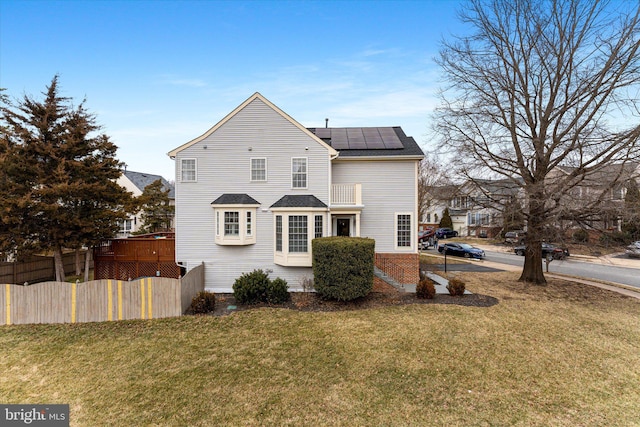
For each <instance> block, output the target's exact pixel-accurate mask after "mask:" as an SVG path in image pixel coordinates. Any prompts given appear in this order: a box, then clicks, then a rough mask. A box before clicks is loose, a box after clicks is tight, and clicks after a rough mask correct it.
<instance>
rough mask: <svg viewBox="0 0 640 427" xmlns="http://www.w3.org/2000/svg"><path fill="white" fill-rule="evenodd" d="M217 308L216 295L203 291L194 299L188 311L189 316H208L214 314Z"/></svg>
mask: <svg viewBox="0 0 640 427" xmlns="http://www.w3.org/2000/svg"><path fill="white" fill-rule="evenodd" d="M215 306H216V295H215V294H214V293H213V292H207V291H202V292H198V294H197V295H196V296H195V297H193V299H192V300H191V305H190V306H189V308H188V309H187V313H188V314H207V313H211V312H213V310H214V309H215Z"/></svg>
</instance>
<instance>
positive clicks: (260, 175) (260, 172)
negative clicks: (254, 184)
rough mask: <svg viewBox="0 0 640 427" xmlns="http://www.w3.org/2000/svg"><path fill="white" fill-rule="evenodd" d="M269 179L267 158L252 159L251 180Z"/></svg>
mask: <svg viewBox="0 0 640 427" xmlns="http://www.w3.org/2000/svg"><path fill="white" fill-rule="evenodd" d="M266 180H267V159H266V158H257V159H251V181H266Z"/></svg>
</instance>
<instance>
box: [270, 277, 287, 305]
mask: <svg viewBox="0 0 640 427" xmlns="http://www.w3.org/2000/svg"><path fill="white" fill-rule="evenodd" d="M288 289H289V285H288V284H287V281H286V280H284V279H281V278H280V277H276V278H275V279H274V280H271V281H270V282H269V284H268V285H267V289H266V292H265V300H266V301H265V302H266V303H269V304H282V303H285V302H287V301H289V300H291V295H289V290H288Z"/></svg>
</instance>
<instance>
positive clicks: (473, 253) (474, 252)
mask: <svg viewBox="0 0 640 427" xmlns="http://www.w3.org/2000/svg"><path fill="white" fill-rule="evenodd" d="M438 252H440V253H443V254H447V255H457V256H463V257H465V258H478V259H482V258H484V251H483V250H482V249H480V248H476V247H475V246H471V245H468V244H466V243H445V244H444V245H440V246H438Z"/></svg>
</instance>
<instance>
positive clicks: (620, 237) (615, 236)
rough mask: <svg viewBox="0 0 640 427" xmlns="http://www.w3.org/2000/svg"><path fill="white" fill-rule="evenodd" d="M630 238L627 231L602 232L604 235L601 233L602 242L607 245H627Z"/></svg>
mask: <svg viewBox="0 0 640 427" xmlns="http://www.w3.org/2000/svg"><path fill="white" fill-rule="evenodd" d="M628 240H629V237H628V236H627V235H626V234H625V233H621V232H619V231H612V232H609V233H602V235H600V243H602V244H603V245H606V246H611V245H613V246H615V245H625V244H626V243H627V242H628Z"/></svg>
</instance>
